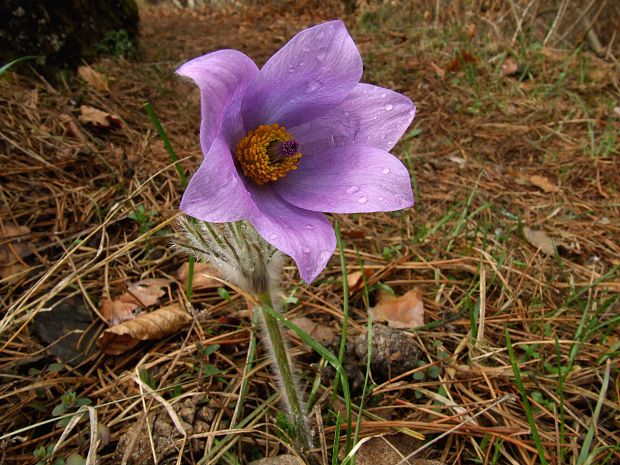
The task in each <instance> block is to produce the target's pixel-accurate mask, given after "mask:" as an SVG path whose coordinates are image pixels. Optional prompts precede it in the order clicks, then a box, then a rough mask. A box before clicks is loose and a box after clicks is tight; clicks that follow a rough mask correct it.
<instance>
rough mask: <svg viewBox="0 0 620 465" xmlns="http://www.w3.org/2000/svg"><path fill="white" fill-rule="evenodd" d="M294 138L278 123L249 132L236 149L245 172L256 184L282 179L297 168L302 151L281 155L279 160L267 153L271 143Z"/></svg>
mask: <svg viewBox="0 0 620 465" xmlns="http://www.w3.org/2000/svg"><path fill="white" fill-rule="evenodd" d="M292 140H294V139H293V136H291V135H290V134H289V133H288V132H287V131H286V129H285V128H283V127H282V126H280V125H278V124H272V125H270V126H267V125H261V126H259V127H257V128H256V129H255V130H253V131H250V132H248V133H247V135H246V136H245V137H244V138H243V139H241V140H240V141H239V143H238V144H237V150H236V151H235V156H236V157H237V160H239V164H240V165H241V169H242V170H243V174H244V175H245V176H247V177H248V178H250V179H251V180H252V181H254V182H255V183H256V184H265V183H267V182H270V181H277V180H278V179H282V178H283V177H284V176H285V175H286V173H288V172H289V171H292V170H295V169H297V164H298V163H299V160H300V159H301V153H299V152H297V153H296V154H294V155H291V156H286V157H280V158H279V159H278V160H277V161H272V159H270V158H269V154H268V153H267V148H268V147H269V145H270V144H273V143H280V142H288V141H292Z"/></svg>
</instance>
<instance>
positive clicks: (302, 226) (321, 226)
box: [250, 186, 336, 283]
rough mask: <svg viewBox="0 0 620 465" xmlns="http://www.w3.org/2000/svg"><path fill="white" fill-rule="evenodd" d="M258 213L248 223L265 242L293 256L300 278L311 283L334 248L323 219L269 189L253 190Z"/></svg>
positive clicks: (329, 225)
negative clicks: (286, 200) (288, 201)
mask: <svg viewBox="0 0 620 465" xmlns="http://www.w3.org/2000/svg"><path fill="white" fill-rule="evenodd" d="M253 194H254V199H255V201H256V205H257V207H258V209H259V214H257V215H256V216H255V217H254V218H251V219H250V221H251V222H252V224H253V225H254V227H255V228H256V230H257V231H258V232H259V234H260V235H261V236H263V237H264V238H265V240H266V241H267V242H269V243H270V244H271V245H273V246H274V247H275V248H277V249H278V250H280V251H282V252H284V253H285V254H287V255H290V256H291V257H293V260H295V263H297V267H298V268H299V273H300V275H301V277H302V279H303V280H304V281H305V282H307V283H311V282H312V281H313V280H314V279H315V278H316V277H317V276H318V275H319V274H320V273H321V271H323V269H324V268H325V265H327V262H328V261H329V259H330V257H331V256H332V254H333V252H334V250H335V248H336V235H335V234H334V229H333V228H332V225H331V223H330V222H329V220H328V219H327V217H326V216H325V215H323V214H321V213H317V212H311V211H307V210H302V209H301V208H297V207H295V206H293V205H290V204H288V203H287V202H285V201H284V200H282V199H281V198H280V197H279V196H278V194H276V193H275V192H274V190H273V189H272V188H271V186H261V187H259V188H257V189H253Z"/></svg>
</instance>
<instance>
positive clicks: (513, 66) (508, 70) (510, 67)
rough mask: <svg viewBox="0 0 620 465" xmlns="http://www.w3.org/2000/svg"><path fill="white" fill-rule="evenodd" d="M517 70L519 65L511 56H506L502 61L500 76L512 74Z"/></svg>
mask: <svg viewBox="0 0 620 465" xmlns="http://www.w3.org/2000/svg"><path fill="white" fill-rule="evenodd" d="M518 72H519V65H518V63H517V62H516V61H514V60H513V59H512V58H506V59H505V60H504V63H502V76H514V75H515V74H517V73H518Z"/></svg>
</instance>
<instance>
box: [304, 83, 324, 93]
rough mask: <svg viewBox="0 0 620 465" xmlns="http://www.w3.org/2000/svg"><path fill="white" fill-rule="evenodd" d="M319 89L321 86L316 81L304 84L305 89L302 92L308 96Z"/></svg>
mask: <svg viewBox="0 0 620 465" xmlns="http://www.w3.org/2000/svg"><path fill="white" fill-rule="evenodd" d="M319 87H321V84H320V83H319V82H318V81H309V82H308V83H306V89H305V90H304V92H306V93H307V94H310V93H312V92H314V91H316V90H317V89H318V88H319Z"/></svg>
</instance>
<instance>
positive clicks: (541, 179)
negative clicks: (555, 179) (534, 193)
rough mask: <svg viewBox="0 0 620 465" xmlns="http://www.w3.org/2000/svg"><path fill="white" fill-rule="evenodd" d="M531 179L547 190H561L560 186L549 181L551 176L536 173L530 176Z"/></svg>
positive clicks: (533, 182)
mask: <svg viewBox="0 0 620 465" xmlns="http://www.w3.org/2000/svg"><path fill="white" fill-rule="evenodd" d="M529 180H530V182H531V183H532V184H534V185H535V186H536V187H539V188H541V189H542V190H543V191H545V192H558V191H559V190H560V188H559V187H558V186H556V185H555V184H553V183H552V182H551V181H549V178H547V177H546V176H538V175H536V174H534V175H532V176H530V178H529Z"/></svg>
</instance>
